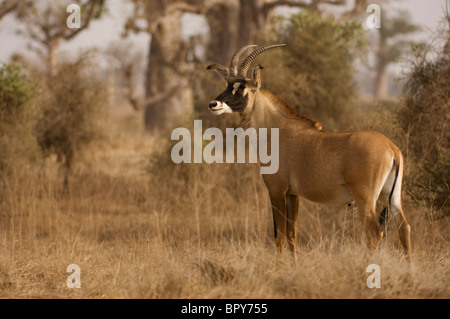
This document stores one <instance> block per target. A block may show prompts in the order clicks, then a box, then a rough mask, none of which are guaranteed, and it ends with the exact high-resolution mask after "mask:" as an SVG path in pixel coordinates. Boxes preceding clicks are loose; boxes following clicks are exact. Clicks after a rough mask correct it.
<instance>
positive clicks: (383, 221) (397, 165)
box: [378, 158, 400, 237]
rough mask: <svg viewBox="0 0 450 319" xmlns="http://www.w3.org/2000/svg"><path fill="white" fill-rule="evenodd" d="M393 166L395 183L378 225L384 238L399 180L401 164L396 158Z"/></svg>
mask: <svg viewBox="0 0 450 319" xmlns="http://www.w3.org/2000/svg"><path fill="white" fill-rule="evenodd" d="M393 164H394V167H395V179H394V183H393V185H392V189H391V193H390V194H389V200H388V204H387V205H386V207H385V208H384V209H383V211H382V212H381V214H380V216H379V217H378V223H379V224H380V229H381V231H382V232H383V236H384V237H386V224H387V220H388V218H389V210H390V209H391V198H392V194H393V193H394V189H395V184H396V183H397V178H398V172H399V170H400V163H396V161H395V158H394V163H393Z"/></svg>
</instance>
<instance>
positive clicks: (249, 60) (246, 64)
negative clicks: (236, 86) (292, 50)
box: [239, 44, 285, 78]
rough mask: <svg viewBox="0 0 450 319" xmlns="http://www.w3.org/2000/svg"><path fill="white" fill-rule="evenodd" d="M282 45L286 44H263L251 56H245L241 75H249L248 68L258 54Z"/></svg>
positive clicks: (242, 76)
mask: <svg viewBox="0 0 450 319" xmlns="http://www.w3.org/2000/svg"><path fill="white" fill-rule="evenodd" d="M282 46H285V44H273V45H268V46H263V47H261V48H259V49H258V50H255V51H253V52H252V53H251V54H250V55H249V56H247V57H246V58H245V60H244V62H242V64H241V68H240V72H239V77H240V78H245V76H246V75H247V71H248V68H249V67H250V64H252V62H253V60H254V59H255V58H256V57H257V56H258V55H260V54H261V53H263V52H264V51H267V50H270V49H274V48H277V47H282Z"/></svg>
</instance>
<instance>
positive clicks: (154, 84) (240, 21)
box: [125, 0, 366, 129]
mask: <svg viewBox="0 0 450 319" xmlns="http://www.w3.org/2000/svg"><path fill="white" fill-rule="evenodd" d="M363 2H364V3H365V2H366V0H358V1H356V5H355V7H354V8H350V9H349V10H350V11H355V12H359V11H360V10H361V8H362V7H363V6H362V5H361V4H362V3H363ZM132 3H133V5H134V12H133V14H132V16H131V17H130V18H129V19H128V21H127V23H126V26H125V29H126V33H125V34H128V32H132V31H134V32H146V33H147V34H149V35H150V36H151V39H150V44H149V51H148V56H147V61H148V62H147V68H146V81H145V97H146V98H145V99H143V101H140V102H139V104H140V105H143V108H145V124H146V127H147V128H152V129H153V128H161V127H162V126H164V125H167V124H168V123H169V122H170V121H171V119H174V118H176V116H177V115H180V114H186V113H189V112H192V110H193V106H194V100H197V101H198V98H197V94H200V95H202V94H201V92H196V89H195V87H194V85H192V83H193V82H199V81H200V82H201V79H199V78H198V77H194V76H193V62H195V61H197V62H198V60H200V61H202V60H201V59H200V58H198V57H195V58H194V59H189V56H192V55H193V52H194V51H195V47H194V46H195V45H198V42H195V41H189V40H186V39H183V34H182V21H181V19H182V17H183V15H184V14H185V13H194V14H199V15H203V16H204V17H205V18H206V21H207V22H208V25H209V36H208V37H207V38H206V39H203V41H202V43H200V45H201V46H203V47H204V48H205V52H206V56H205V58H206V59H207V60H208V61H216V62H218V63H228V62H229V61H228V59H229V58H230V56H231V55H232V54H233V53H234V51H235V50H236V48H237V47H240V46H242V45H245V44H248V43H256V42H258V40H261V39H264V33H265V31H266V30H268V29H270V27H271V26H272V23H273V21H274V19H272V17H273V14H274V11H275V9H276V8H277V7H280V6H289V7H297V8H309V9H311V10H313V11H322V10H325V9H326V8H327V6H344V5H346V4H347V1H344V0H334V1H333V0H313V1H288V0H278V1H274V0H189V1H177V0H171V1H162V0H159V1H144V0H132ZM194 56H195V54H194ZM197 87H199V88H200V89H203V90H204V89H205V87H204V86H201V85H200V86H197Z"/></svg>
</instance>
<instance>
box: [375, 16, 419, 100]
mask: <svg viewBox="0 0 450 319" xmlns="http://www.w3.org/2000/svg"><path fill="white" fill-rule="evenodd" d="M386 15H387V13H386V11H383V12H382V13H381V28H379V29H377V30H378V47H377V51H376V53H375V58H376V62H375V63H376V65H375V79H374V84H373V95H374V96H375V97H377V98H385V97H387V96H388V95H389V92H388V73H387V70H388V66H389V65H390V64H392V63H393V62H396V61H398V59H399V58H400V57H401V56H402V55H403V54H404V53H405V52H406V50H408V49H409V48H410V47H411V45H412V44H413V43H414V42H412V41H408V40H405V39H404V37H405V36H407V35H409V34H412V33H414V32H417V31H418V30H419V27H418V26H417V25H415V24H413V23H411V16H410V14H409V13H408V12H407V11H400V12H399V13H398V14H397V15H396V16H394V17H389V16H386Z"/></svg>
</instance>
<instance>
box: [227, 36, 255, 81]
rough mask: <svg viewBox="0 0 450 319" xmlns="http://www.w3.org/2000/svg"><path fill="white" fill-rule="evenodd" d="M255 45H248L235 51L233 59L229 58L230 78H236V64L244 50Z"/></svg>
mask: <svg viewBox="0 0 450 319" xmlns="http://www.w3.org/2000/svg"><path fill="white" fill-rule="evenodd" d="M256 46H257V45H256V44H250V45H246V46H244V47H242V48H240V49H239V50H237V51H236V52H235V53H234V54H233V57H232V58H231V62H230V74H231V76H237V73H238V62H239V57H240V56H241V54H242V53H244V51H245V50H247V49H249V48H252V47H256Z"/></svg>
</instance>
